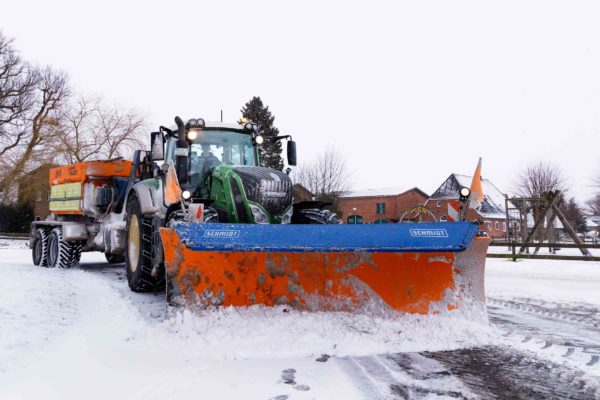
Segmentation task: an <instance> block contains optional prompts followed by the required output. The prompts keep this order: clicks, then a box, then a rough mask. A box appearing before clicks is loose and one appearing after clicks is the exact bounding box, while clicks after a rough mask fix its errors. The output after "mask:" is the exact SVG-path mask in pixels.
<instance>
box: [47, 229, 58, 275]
mask: <svg viewBox="0 0 600 400" xmlns="http://www.w3.org/2000/svg"><path fill="white" fill-rule="evenodd" d="M57 258H58V241H57V240H56V236H54V235H50V239H48V266H50V267H54V266H55V265H56V259H57Z"/></svg>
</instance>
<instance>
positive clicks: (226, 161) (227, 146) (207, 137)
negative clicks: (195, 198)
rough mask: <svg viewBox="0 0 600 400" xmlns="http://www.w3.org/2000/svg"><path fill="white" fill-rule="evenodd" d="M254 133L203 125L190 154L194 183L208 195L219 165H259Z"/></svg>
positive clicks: (193, 142) (190, 171)
mask: <svg viewBox="0 0 600 400" xmlns="http://www.w3.org/2000/svg"><path fill="white" fill-rule="evenodd" d="M254 154H255V153H254V146H253V143H252V136H250V135H249V134H247V133H241V132H236V131H228V130H220V129H203V130H200V131H198V134H197V137H196V138H195V139H194V140H193V141H191V145H190V156H189V175H190V183H191V184H192V185H193V186H196V187H197V188H199V190H200V192H199V193H202V194H201V196H206V195H208V188H207V187H206V185H205V183H206V181H207V179H208V177H209V175H210V173H211V171H212V170H213V168H215V167H218V166H219V165H252V166H256V157H255V155H254Z"/></svg>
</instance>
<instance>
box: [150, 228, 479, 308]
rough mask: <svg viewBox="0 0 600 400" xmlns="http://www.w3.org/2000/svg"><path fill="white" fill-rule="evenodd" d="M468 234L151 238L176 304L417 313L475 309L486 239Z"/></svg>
mask: <svg viewBox="0 0 600 400" xmlns="http://www.w3.org/2000/svg"><path fill="white" fill-rule="evenodd" d="M477 229H478V226H477V224H474V223H471V222H454V223H431V224H412V223H410V224H373V225H249V224H199V223H180V224H177V225H176V226H174V227H173V228H161V232H160V233H161V238H162V242H163V249H164V256H165V265H166V271H167V277H168V282H169V300H170V301H171V302H172V303H175V304H196V305H200V306H201V307H207V306H213V305H222V306H230V305H231V306H248V305H253V304H262V305H267V306H273V305H284V304H286V305H290V306H293V307H295V308H299V309H304V310H311V311H354V310H357V309H365V308H366V307H369V310H373V309H374V308H373V307H372V306H373V305H374V306H375V307H376V308H375V309H378V310H396V311H401V312H408V313H420V314H426V313H435V312H439V311H443V310H452V309H455V308H460V307H461V306H462V305H463V304H465V303H467V302H468V303H470V304H473V303H474V304H476V305H480V306H481V307H483V304H484V288H483V273H484V264H485V255H486V252H487V246H488V243H489V239H487V238H481V237H476V233H477Z"/></svg>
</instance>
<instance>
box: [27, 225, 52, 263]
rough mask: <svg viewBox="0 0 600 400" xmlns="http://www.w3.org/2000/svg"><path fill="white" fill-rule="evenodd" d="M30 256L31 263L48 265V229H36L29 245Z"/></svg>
mask: <svg viewBox="0 0 600 400" xmlns="http://www.w3.org/2000/svg"><path fill="white" fill-rule="evenodd" d="M31 256H32V258H33V265H39V266H40V267H47V266H48V231H47V230H46V229H44V228H38V229H36V231H35V235H34V236H33V243H32V245H31Z"/></svg>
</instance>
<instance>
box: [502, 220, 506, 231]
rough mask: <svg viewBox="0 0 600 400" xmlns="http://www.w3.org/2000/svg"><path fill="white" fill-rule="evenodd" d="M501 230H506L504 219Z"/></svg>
mask: <svg viewBox="0 0 600 400" xmlns="http://www.w3.org/2000/svg"><path fill="white" fill-rule="evenodd" d="M502 232H506V221H505V222H503V223H502Z"/></svg>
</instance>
